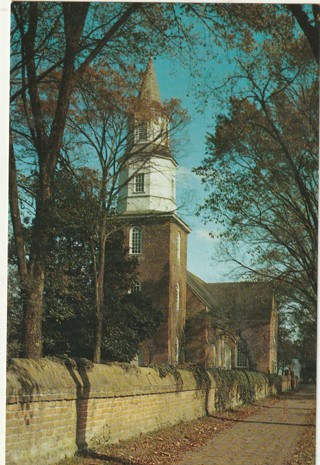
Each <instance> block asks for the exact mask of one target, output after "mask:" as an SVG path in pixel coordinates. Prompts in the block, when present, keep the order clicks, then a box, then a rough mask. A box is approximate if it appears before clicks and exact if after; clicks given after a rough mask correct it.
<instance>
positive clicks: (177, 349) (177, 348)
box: [176, 337, 180, 363]
mask: <svg viewBox="0 0 320 465" xmlns="http://www.w3.org/2000/svg"><path fill="white" fill-rule="evenodd" d="M179 351H180V346H179V338H178V337H176V363H179Z"/></svg>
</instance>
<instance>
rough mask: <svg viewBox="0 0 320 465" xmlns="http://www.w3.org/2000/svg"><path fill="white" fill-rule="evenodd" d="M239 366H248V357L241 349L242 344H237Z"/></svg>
mask: <svg viewBox="0 0 320 465" xmlns="http://www.w3.org/2000/svg"><path fill="white" fill-rule="evenodd" d="M237 366H238V367H244V368H246V367H247V366H248V357H247V355H246V354H245V353H244V352H243V350H242V349H241V345H239V344H238V345H237Z"/></svg>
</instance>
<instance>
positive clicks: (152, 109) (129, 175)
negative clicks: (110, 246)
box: [118, 59, 177, 214]
mask: <svg viewBox="0 0 320 465" xmlns="http://www.w3.org/2000/svg"><path fill="white" fill-rule="evenodd" d="M128 127H129V136H128V148H127V152H126V157H127V159H128V161H127V162H126V164H125V167H124V169H123V170H122V172H121V176H120V179H119V181H120V186H122V187H121V189H120V193H119V202H118V212H119V213H120V214H139V213H141V214H145V213H152V212H154V213H158V212H168V213H169V212H172V213H174V212H175V210H176V194H175V178H176V166H177V162H176V161H175V160H174V158H173V157H172V155H171V152H170V147H169V121H168V117H167V116H166V114H165V112H164V110H163V107H162V103H161V98H160V92H159V87H158V83H157V79H156V74H155V70H154V65H153V62H152V60H151V59H150V60H149V63H148V66H147V69H146V71H145V73H144V76H143V81H142V85H141V88H140V92H139V98H138V105H137V110H136V111H135V113H134V115H133V117H132V118H131V119H130V121H129V122H128Z"/></svg>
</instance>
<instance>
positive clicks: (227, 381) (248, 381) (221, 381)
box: [210, 368, 266, 411]
mask: <svg viewBox="0 0 320 465" xmlns="http://www.w3.org/2000/svg"><path fill="white" fill-rule="evenodd" d="M210 371H211V373H212V375H213V377H214V379H215V381H216V397H215V408H216V410H217V411H222V410H227V409H228V408H230V407H231V405H232V397H233V394H234V392H235V391H236V393H237V395H238V397H239V399H240V400H241V402H242V403H243V404H252V403H253V402H254V401H255V386H257V387H258V388H262V386H263V385H264V383H265V382H266V376H265V375H264V374H262V373H252V372H248V371H245V370H221V369H218V368H215V369H212V370H210Z"/></svg>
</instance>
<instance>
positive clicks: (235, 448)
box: [176, 387, 315, 465]
mask: <svg viewBox="0 0 320 465" xmlns="http://www.w3.org/2000/svg"><path fill="white" fill-rule="evenodd" d="M314 409H315V389H314V387H313V388H310V387H309V388H305V389H303V390H301V391H300V392H298V393H295V394H294V395H292V394H288V395H286V396H284V397H283V399H282V400H281V401H280V402H277V403H276V404H274V405H272V406H271V407H268V408H266V409H263V410H262V411H261V412H260V413H258V414H256V415H252V416H250V417H248V418H245V419H243V420H237V421H236V424H235V426H234V427H233V428H230V429H228V430H227V431H225V432H223V433H220V434H218V435H217V436H215V437H214V438H213V439H211V440H210V441H209V442H208V443H207V444H206V445H205V446H203V447H201V448H199V449H196V450H193V451H190V452H187V453H186V454H185V455H184V457H183V458H182V460H180V461H178V462H177V464H176V465H286V463H287V462H288V460H289V459H290V457H291V455H292V451H293V450H294V449H295V446H296V444H297V442H298V440H299V438H300V436H301V434H302V432H303V431H304V430H305V428H306V427H310V428H313V427H314V425H310V424H309V423H307V418H308V415H309V414H310V413H312V411H313V410H314ZM231 421H232V420H231Z"/></svg>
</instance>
